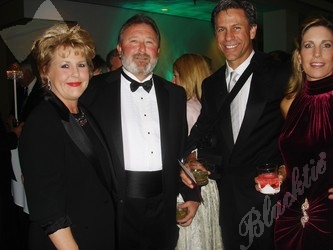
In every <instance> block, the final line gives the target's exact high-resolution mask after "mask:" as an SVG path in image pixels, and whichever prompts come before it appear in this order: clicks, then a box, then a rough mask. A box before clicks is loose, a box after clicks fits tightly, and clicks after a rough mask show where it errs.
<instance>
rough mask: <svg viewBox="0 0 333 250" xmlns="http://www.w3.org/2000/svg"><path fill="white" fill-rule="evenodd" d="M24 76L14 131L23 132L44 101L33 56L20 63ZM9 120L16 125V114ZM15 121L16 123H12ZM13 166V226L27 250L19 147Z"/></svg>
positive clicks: (21, 244) (20, 83)
mask: <svg viewBox="0 0 333 250" xmlns="http://www.w3.org/2000/svg"><path fill="white" fill-rule="evenodd" d="M20 68H21V70H22V73H23V76H22V78H21V79H19V80H18V86H17V108H18V109H17V111H18V112H17V113H18V122H19V124H18V125H17V127H16V128H11V129H12V130H22V128H23V127H24V121H25V120H26V119H27V117H28V116H29V114H30V113H31V112H32V110H33V109H34V108H35V107H36V106H37V105H38V104H39V103H40V102H41V101H42V100H43V98H44V91H43V89H42V87H41V84H40V82H39V81H38V78H37V73H36V70H35V63H34V60H33V58H32V56H31V55H29V56H28V57H27V58H26V59H25V60H24V61H22V62H21V63H20ZM11 113H12V114H11V115H10V118H9V121H10V122H9V125H10V126H12V124H15V122H16V121H15V120H14V115H13V113H14V112H11ZM12 121H15V122H12ZM15 139H16V145H17V144H18V141H19V134H18V136H17V137H16V138H15ZM11 156H12V166H13V169H14V173H15V178H13V180H12V193H13V200H14V203H15V205H14V207H13V211H14V214H15V216H14V218H13V220H14V221H13V224H14V223H15V225H16V226H15V229H16V230H17V233H16V236H17V239H20V240H18V241H17V242H15V243H17V244H20V247H19V248H20V249H27V247H28V229H29V214H28V208H27V204H26V199H25V191H24V187H23V179H22V172H21V166H20V163H19V160H18V151H17V146H16V147H15V148H12V151H11Z"/></svg>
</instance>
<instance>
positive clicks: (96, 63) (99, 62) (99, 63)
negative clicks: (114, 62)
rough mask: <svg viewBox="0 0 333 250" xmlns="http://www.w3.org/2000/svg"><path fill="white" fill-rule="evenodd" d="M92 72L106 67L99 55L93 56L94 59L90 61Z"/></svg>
mask: <svg viewBox="0 0 333 250" xmlns="http://www.w3.org/2000/svg"><path fill="white" fill-rule="evenodd" d="M92 62H93V65H94V70H95V69H99V68H104V67H105V66H106V62H105V61H104V59H103V58H102V57H101V56H100V55H99V54H97V55H95V57H94V58H93V59H92Z"/></svg>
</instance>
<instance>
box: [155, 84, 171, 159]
mask: <svg viewBox="0 0 333 250" xmlns="http://www.w3.org/2000/svg"><path fill="white" fill-rule="evenodd" d="M154 87H155V92H156V99H157V105H158V111H159V119H160V131H161V132H160V134H161V151H162V164H163V163H164V162H165V160H164V159H165V155H166V154H167V152H166V151H167V149H168V147H167V145H168V142H167V141H168V134H169V133H168V127H167V126H168V124H169V122H170V119H169V114H170V112H169V110H168V109H169V107H170V104H169V102H170V99H169V93H168V91H167V90H166V89H165V88H164V86H163V84H161V83H160V82H158V80H156V78H154Z"/></svg>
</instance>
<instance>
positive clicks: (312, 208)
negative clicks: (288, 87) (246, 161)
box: [275, 76, 333, 250]
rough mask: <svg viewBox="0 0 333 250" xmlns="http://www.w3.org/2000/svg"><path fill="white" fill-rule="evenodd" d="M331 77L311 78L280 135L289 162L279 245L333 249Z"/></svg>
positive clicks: (295, 249) (281, 249)
mask: <svg viewBox="0 0 333 250" xmlns="http://www.w3.org/2000/svg"><path fill="white" fill-rule="evenodd" d="M332 91H333V76H329V77H326V78H324V79H321V80H318V81H311V82H310V81H307V82H306V83H305V88H304V90H303V92H302V93H301V94H300V95H298V96H297V97H296V98H295V100H294V101H293V103H292V105H291V107H290V109H289V112H288V115H287V118H286V122H285V126H284V128H283V131H282V133H281V135H280V141H279V143H280V149H281V152H282V155H283V159H284V162H285V165H286V167H287V179H286V180H285V181H284V182H283V184H282V187H281V192H280V194H279V202H278V204H277V220H276V224H275V244H276V249H277V250H288V249H290V250H291V249H292V250H306V249H309V250H310V249H311V250H313V249H321V250H324V249H330V250H332V249H333V200H329V199H328V189H329V188H330V187H333V92H332Z"/></svg>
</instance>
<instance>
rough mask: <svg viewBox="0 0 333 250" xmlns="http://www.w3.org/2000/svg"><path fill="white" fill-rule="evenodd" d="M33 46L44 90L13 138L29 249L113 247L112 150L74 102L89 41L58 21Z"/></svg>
mask: <svg viewBox="0 0 333 250" xmlns="http://www.w3.org/2000/svg"><path fill="white" fill-rule="evenodd" d="M33 54H34V56H35V58H36V62H37V66H38V70H39V74H40V77H41V80H42V85H43V87H44V89H45V91H46V93H47V94H46V98H45V100H43V101H42V102H41V103H40V104H39V105H38V106H37V107H36V108H35V109H34V110H33V111H32V113H31V114H30V116H29V118H28V119H27V120H26V122H25V124H24V128H23V132H22V135H21V137H20V141H19V156H20V162H21V166H22V173H23V176H24V186H25V189H26V194H27V201H28V206H29V212H30V220H31V223H30V232H29V249H31V250H48V249H49V250H51V249H66V250H67V249H70V250H78V249H80V250H84V249H86V250H91V249H100V250H101V249H105V250H106V249H115V238H116V237H115V208H114V204H113V196H112V192H113V191H112V186H113V177H112V168H113V167H112V161H111V157H110V155H109V153H108V148H107V146H106V144H105V142H104V141H103V136H102V134H101V132H100V131H99V127H98V125H97V124H95V123H94V120H93V118H92V117H91V116H90V115H89V112H88V110H87V109H85V108H84V107H83V106H81V105H79V104H78V99H79V97H80V96H81V95H82V93H83V92H84V91H85V89H86V88H87V86H88V83H89V79H90V78H91V76H92V70H93V64H92V58H93V57H94V56H95V44H94V42H93V40H92V37H91V36H90V34H89V33H88V32H87V31H86V30H84V29H82V28H80V27H79V26H78V25H76V26H74V27H71V28H69V27H68V26H67V25H66V24H64V23H61V24H57V25H55V26H52V27H51V28H49V29H47V30H46V31H45V32H44V33H43V34H42V35H41V36H40V37H39V38H38V39H37V40H36V41H35V43H34V45H33Z"/></svg>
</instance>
